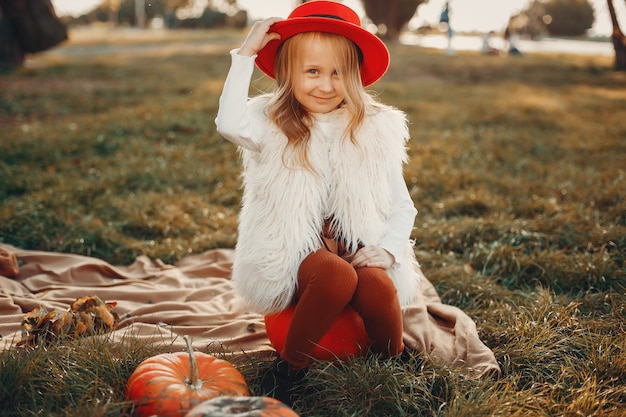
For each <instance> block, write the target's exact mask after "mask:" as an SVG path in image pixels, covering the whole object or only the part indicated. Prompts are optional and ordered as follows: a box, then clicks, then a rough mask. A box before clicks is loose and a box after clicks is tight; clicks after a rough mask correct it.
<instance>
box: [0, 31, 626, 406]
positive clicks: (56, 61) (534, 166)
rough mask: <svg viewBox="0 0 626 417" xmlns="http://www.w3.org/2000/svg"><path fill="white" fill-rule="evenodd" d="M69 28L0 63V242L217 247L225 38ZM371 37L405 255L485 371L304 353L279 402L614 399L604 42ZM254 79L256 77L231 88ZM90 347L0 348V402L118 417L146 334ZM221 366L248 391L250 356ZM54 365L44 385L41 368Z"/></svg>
mask: <svg viewBox="0 0 626 417" xmlns="http://www.w3.org/2000/svg"><path fill="white" fill-rule="evenodd" d="M71 35H72V36H71V41H70V42H68V43H67V44H65V45H63V46H62V47H60V48H56V49H54V50H51V51H49V52H47V53H45V54H41V55H37V56H35V57H32V58H31V59H30V60H29V61H28V62H27V64H26V65H25V66H24V67H23V68H20V69H17V70H15V71H12V72H9V73H5V74H2V75H0V242H4V243H8V244H11V245H15V246H18V247H21V248H24V249H37V250H46V251H55V252H71V253H77V254H83V255H88V256H93V257H98V258H102V259H105V260H107V261H109V262H111V263H113V264H119V265H122V264H129V263H131V262H132V261H133V260H134V259H135V258H136V257H137V256H139V255H147V256H149V257H151V258H154V259H156V258H159V259H161V260H163V261H164V262H168V263H173V262H175V261H177V260H179V259H181V258H183V257H185V256H187V255H190V254H195V253H200V252H203V251H206V250H208V249H212V248H231V247H233V246H234V245H235V242H236V227H237V213H238V210H239V204H240V197H241V189H240V184H241V183H240V177H239V172H240V162H239V159H238V153H237V150H236V148H235V147H234V146H233V145H232V144H230V143H228V142H227V141H225V140H224V139H222V138H221V137H220V136H219V134H217V132H216V131H215V125H214V122H213V120H214V118H215V114H216V111H217V105H218V97H219V94H220V91H221V87H222V83H223V81H224V78H225V76H226V72H227V71H228V67H229V63H230V58H229V55H228V51H229V50H230V49H231V48H233V47H236V46H237V45H238V44H239V43H240V42H241V41H242V40H243V37H244V36H245V34H244V33H243V32H238V31H195V32H187V31H180V32H137V31H132V30H120V31H114V32H109V31H107V30H105V29H99V30H96V31H86V30H78V31H74V32H72V33H71ZM389 47H390V50H391V55H392V64H391V67H390V70H389V72H388V73H387V75H386V76H385V77H384V78H383V80H382V81H380V82H379V83H377V84H375V85H374V86H373V89H374V90H376V91H377V92H378V93H379V96H380V99H381V100H382V101H384V102H385V103H388V104H392V105H394V106H396V107H399V108H400V109H402V110H404V111H406V112H407V114H408V117H409V119H410V121H411V127H410V130H411V135H412V140H411V142H410V144H409V155H410V163H409V164H408V165H407V166H406V168H405V178H406V181H407V184H408V186H409V190H410V192H411V195H412V197H413V199H414V201H415V204H416V207H417V208H418V210H419V214H418V217H417V220H416V223H415V229H414V231H413V235H412V237H413V238H414V239H415V241H416V248H415V249H416V254H417V256H418V258H419V260H420V262H421V263H422V266H423V269H424V272H425V273H426V275H427V276H428V277H429V278H430V280H431V281H432V282H433V283H434V284H435V286H436V288H437V290H438V291H439V293H440V295H441V296H442V298H443V300H444V302H446V303H449V304H452V305H455V306H458V307H460V308H462V309H463V310H464V311H465V312H467V313H468V314H469V315H470V316H471V317H472V318H473V319H474V320H475V321H476V323H477V326H478V329H479V332H480V336H481V338H482V340H483V341H484V342H485V343H486V344H487V345H488V346H489V347H490V348H492V349H493V351H494V353H495V355H496V358H497V359H498V361H499V363H500V364H501V367H502V371H503V372H502V376H501V378H499V379H497V380H482V381H475V380H471V379H467V378H465V377H464V375H463V374H462V373H461V372H458V371H457V370H455V369H453V368H450V367H448V366H446V365H443V364H437V363H433V362H431V361H428V360H426V359H425V358H422V357H420V356H419V355H416V356H415V357H414V358H413V359H412V360H411V361H410V362H409V363H408V364H405V365H403V364H400V363H395V362H381V361H378V360H377V359H376V358H365V359H359V360H355V361H353V362H349V363H345V364H340V365H338V366H335V367H326V366H324V364H318V366H316V367H315V369H313V371H312V373H311V375H310V377H309V385H310V389H309V390H308V392H307V396H306V397H305V398H304V399H303V400H302V401H301V402H300V403H298V404H296V409H297V410H298V411H299V412H301V413H302V415H306V416H333V417H338V416H346V417H347V416H362V415H370V416H401V415H422V416H446V417H452V416H454V417H461V416H464V417H465V416H470V415H471V416H474V417H478V416H525V417H529V416H579V415H582V416H611V417H613V416H614V417H618V416H623V415H626V328H625V325H624V323H626V311H625V306H626V268H625V265H624V258H625V255H626V185H625V184H626V117H625V114H626V113H625V110H626V73H623V72H622V73H620V72H615V71H613V70H612V69H611V66H612V60H611V58H608V57H589V56H573V55H525V56H523V57H496V56H482V55H480V54H478V53H470V52H461V53H458V54H457V55H456V56H446V55H445V54H443V53H442V52H441V51H438V50H428V49H422V48H419V47H416V46H407V45H401V44H393V45H390V46H389ZM270 87H271V84H270V83H268V81H267V79H265V78H264V77H263V76H262V75H261V74H260V73H256V75H255V76H254V81H253V85H252V88H251V93H252V94H256V93H258V92H261V91H267V90H268V89H269V88H270ZM90 343H91V345H90ZM94 343H95V344H96V346H95V348H94V346H93V344H94ZM98 343H100V342H98V341H92V342H84V343H79V342H75V343H69V344H59V345H58V346H50V347H47V348H45V349H43V348H40V349H34V350H29V351H21V350H11V351H5V352H1V353H0V382H1V386H2V389H0V415H3V416H4V415H6V416H27V415H36V414H37V415H39V414H40V413H41V410H45V414H47V415H51V416H65V415H67V416H83V415H85V416H86V415H92V416H93V415H99V416H105V415H106V416H118V415H119V416H121V415H127V414H128V413H129V410H130V406H129V405H128V404H127V403H125V402H124V398H123V387H124V383H125V380H126V378H128V376H129V375H130V373H131V372H132V370H133V369H134V366H136V365H137V364H138V363H139V362H140V361H141V360H143V359H144V358H145V357H147V356H149V355H151V354H152V353H154V352H155V350H154V348H153V347H150V346H141V345H138V344H137V343H136V342H133V341H132V340H129V341H128V346H126V348H125V349H119V347H115V346H107V345H106V344H104V345H99V344H98ZM66 349H70V350H71V352H72V355H74V356H73V357H75V358H76V359H75V360H72V361H71V362H70V361H65V362H64V361H63V360H61V359H59V358H62V357H67V355H66V356H63V355H62V354H61V353H60V352H66ZM93 352H98V355H96V356H93ZM241 370H242V372H244V375H245V376H246V377H247V378H248V379H249V380H250V381H251V385H252V387H253V388H254V384H255V383H256V376H257V373H258V371H259V365H258V364H256V363H254V362H253V363H250V364H247V365H245V366H244V365H242V367H241ZM44 371H45V372H47V373H43V372H44ZM55 372H56V373H59V374H63V375H65V379H63V378H62V380H63V381H64V383H63V384H61V383H59V385H58V386H56V387H54V386H53V385H54V384H51V383H50V381H46V380H45V378H42V377H41V375H48V376H49V378H50V379H53V378H54V377H55V376H58V375H56V373H55ZM93 375H98V378H99V381H100V384H99V385H98V388H97V389H95V388H94V386H93V384H92V382H93V379H94V377H93ZM9 387H11V389H9ZM42 393H46V395H43V394H42ZM42 396H45V397H46V398H42Z"/></svg>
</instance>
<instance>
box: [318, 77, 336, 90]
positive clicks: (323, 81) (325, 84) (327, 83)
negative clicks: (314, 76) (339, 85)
mask: <svg viewBox="0 0 626 417" xmlns="http://www.w3.org/2000/svg"><path fill="white" fill-rule="evenodd" d="M319 89H320V90H322V91H333V89H334V87H333V79H332V77H321V78H320V85H319Z"/></svg>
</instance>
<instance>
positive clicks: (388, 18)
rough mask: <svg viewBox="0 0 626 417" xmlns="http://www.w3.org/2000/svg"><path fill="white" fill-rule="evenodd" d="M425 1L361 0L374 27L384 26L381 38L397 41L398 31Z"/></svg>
mask: <svg viewBox="0 0 626 417" xmlns="http://www.w3.org/2000/svg"><path fill="white" fill-rule="evenodd" d="M425 1H426V0H389V1H384V2H383V1H378V0H361V3H363V8H364V10H365V14H366V15H367V17H369V18H370V19H371V20H372V22H374V23H375V24H376V25H379V26H381V25H382V26H384V28H385V31H384V32H383V33H382V36H383V37H385V38H388V39H393V40H395V39H397V37H398V34H399V33H400V30H401V29H402V28H403V27H404V25H406V24H407V23H408V22H409V20H411V18H412V17H413V15H414V14H415V11H416V10H417V7H418V6H419V5H420V4H422V3H424V2H425Z"/></svg>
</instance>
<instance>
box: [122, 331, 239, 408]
mask: <svg viewBox="0 0 626 417" xmlns="http://www.w3.org/2000/svg"><path fill="white" fill-rule="evenodd" d="M185 342H186V343H187V352H176V353H163V354H160V355H156V356H153V357H151V358H148V359H146V360H145V361H143V362H141V363H140V364H139V366H137V368H136V369H135V371H134V372H133V374H132V375H131V377H130V379H129V380H128V384H127V386H126V398H128V399H129V400H130V401H133V402H134V403H135V413H136V415H137V416H139V417H148V416H160V417H183V416H184V415H185V413H187V412H188V411H189V410H190V409H191V408H193V407H194V406H196V405H197V404H200V403H201V402H203V401H206V400H208V399H211V398H214V397H218V396H220V395H230V396H243V395H249V394H250V392H249V391H248V385H247V384H246V381H245V379H244V377H243V375H241V373H240V372H239V371H238V370H237V369H236V368H235V367H234V366H233V365H232V364H231V363H230V362H228V361H225V360H222V359H218V358H216V357H214V356H211V355H208V354H206V353H201V352H195V353H194V351H193V349H192V347H191V342H190V341H189V339H188V338H187V337H185Z"/></svg>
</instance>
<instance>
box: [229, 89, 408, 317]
mask: <svg viewBox="0 0 626 417" xmlns="http://www.w3.org/2000/svg"><path fill="white" fill-rule="evenodd" d="M266 103H267V98H265V97H258V98H255V99H252V100H251V101H250V102H249V103H248V106H249V108H248V111H249V112H250V113H249V114H251V115H252V116H253V119H254V120H255V122H254V123H255V126H254V129H255V133H256V134H258V135H260V136H259V137H261V138H262V144H261V151H260V152H254V151H250V150H246V149H242V150H241V152H242V158H243V165H244V169H243V182H244V187H245V188H244V194H243V201H242V209H241V213H240V218H239V236H238V241H237V247H236V251H235V262H234V265H233V275H232V279H233V282H234V285H235V286H236V288H237V290H238V291H239V293H240V294H241V295H242V296H243V297H244V299H246V300H247V301H248V302H249V303H250V304H251V306H252V308H254V309H255V310H256V311H258V312H260V313H263V314H268V313H271V312H276V311H280V310H282V309H284V308H285V307H287V306H288V305H289V304H290V303H291V301H292V297H293V294H294V292H295V289H296V285H297V272H298V268H299V265H300V263H301V262H302V260H303V259H304V258H305V257H306V256H307V255H308V254H310V253H311V252H314V251H315V250H317V249H319V248H320V247H321V245H322V243H321V239H320V232H321V230H322V226H323V220H324V218H325V217H328V216H331V215H332V216H333V218H334V219H335V221H336V222H337V223H336V227H337V230H338V232H339V235H340V236H342V237H343V238H344V239H345V241H346V242H345V243H346V245H347V247H348V248H349V249H350V248H352V249H353V250H355V249H356V248H357V245H358V244H359V243H363V244H364V245H376V244H378V243H379V242H380V240H381V239H382V237H383V235H384V233H385V220H386V219H387V217H388V215H389V213H390V211H391V201H390V195H389V189H388V188H389V187H388V173H389V170H390V167H398V166H401V165H402V164H403V163H404V162H405V161H406V159H407V155H406V149H405V144H406V141H407V140H408V139H409V133H408V128H407V121H406V117H405V115H404V113H402V112H400V111H399V110H396V109H393V108H391V107H386V106H384V107H382V109H380V111H379V112H377V113H375V114H373V115H370V116H368V117H366V119H365V122H364V124H363V126H362V127H361V128H360V130H359V132H358V134H357V136H356V137H357V143H356V144H354V143H352V142H351V141H350V140H349V138H342V135H343V132H344V130H345V126H346V116H345V114H344V113H343V112H344V111H343V110H342V109H339V110H336V111H334V112H332V113H329V114H325V115H319V116H318V118H317V119H316V122H315V124H314V126H313V128H312V130H311V137H310V141H309V147H308V157H309V160H310V162H311V164H312V166H313V167H314V169H315V172H312V171H310V170H307V169H303V168H301V167H300V166H299V163H298V160H297V155H296V152H294V151H293V150H292V148H291V147H289V148H287V138H286V137H285V136H284V135H283V134H282V133H281V132H280V131H279V130H278V129H277V128H276V127H275V126H274V125H273V124H271V123H270V122H269V121H267V118H266V117H265V116H264V114H263V111H264V108H265V105H266ZM256 123H258V126H256ZM285 149H287V151H286V152H285ZM398 261H400V267H398V268H396V267H394V268H392V269H390V270H388V273H389V275H390V276H391V278H392V280H393V282H394V285H395V286H396V288H397V290H398V296H399V299H400V303H401V304H402V305H403V306H405V305H407V304H409V303H410V302H411V301H412V298H413V295H414V294H415V292H416V289H417V285H418V281H419V277H420V275H421V272H420V270H419V265H417V262H416V260H415V257H414V253H413V248H412V246H411V245H410V243H409V242H407V246H406V254H405V257H404V259H400V260H398Z"/></svg>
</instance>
